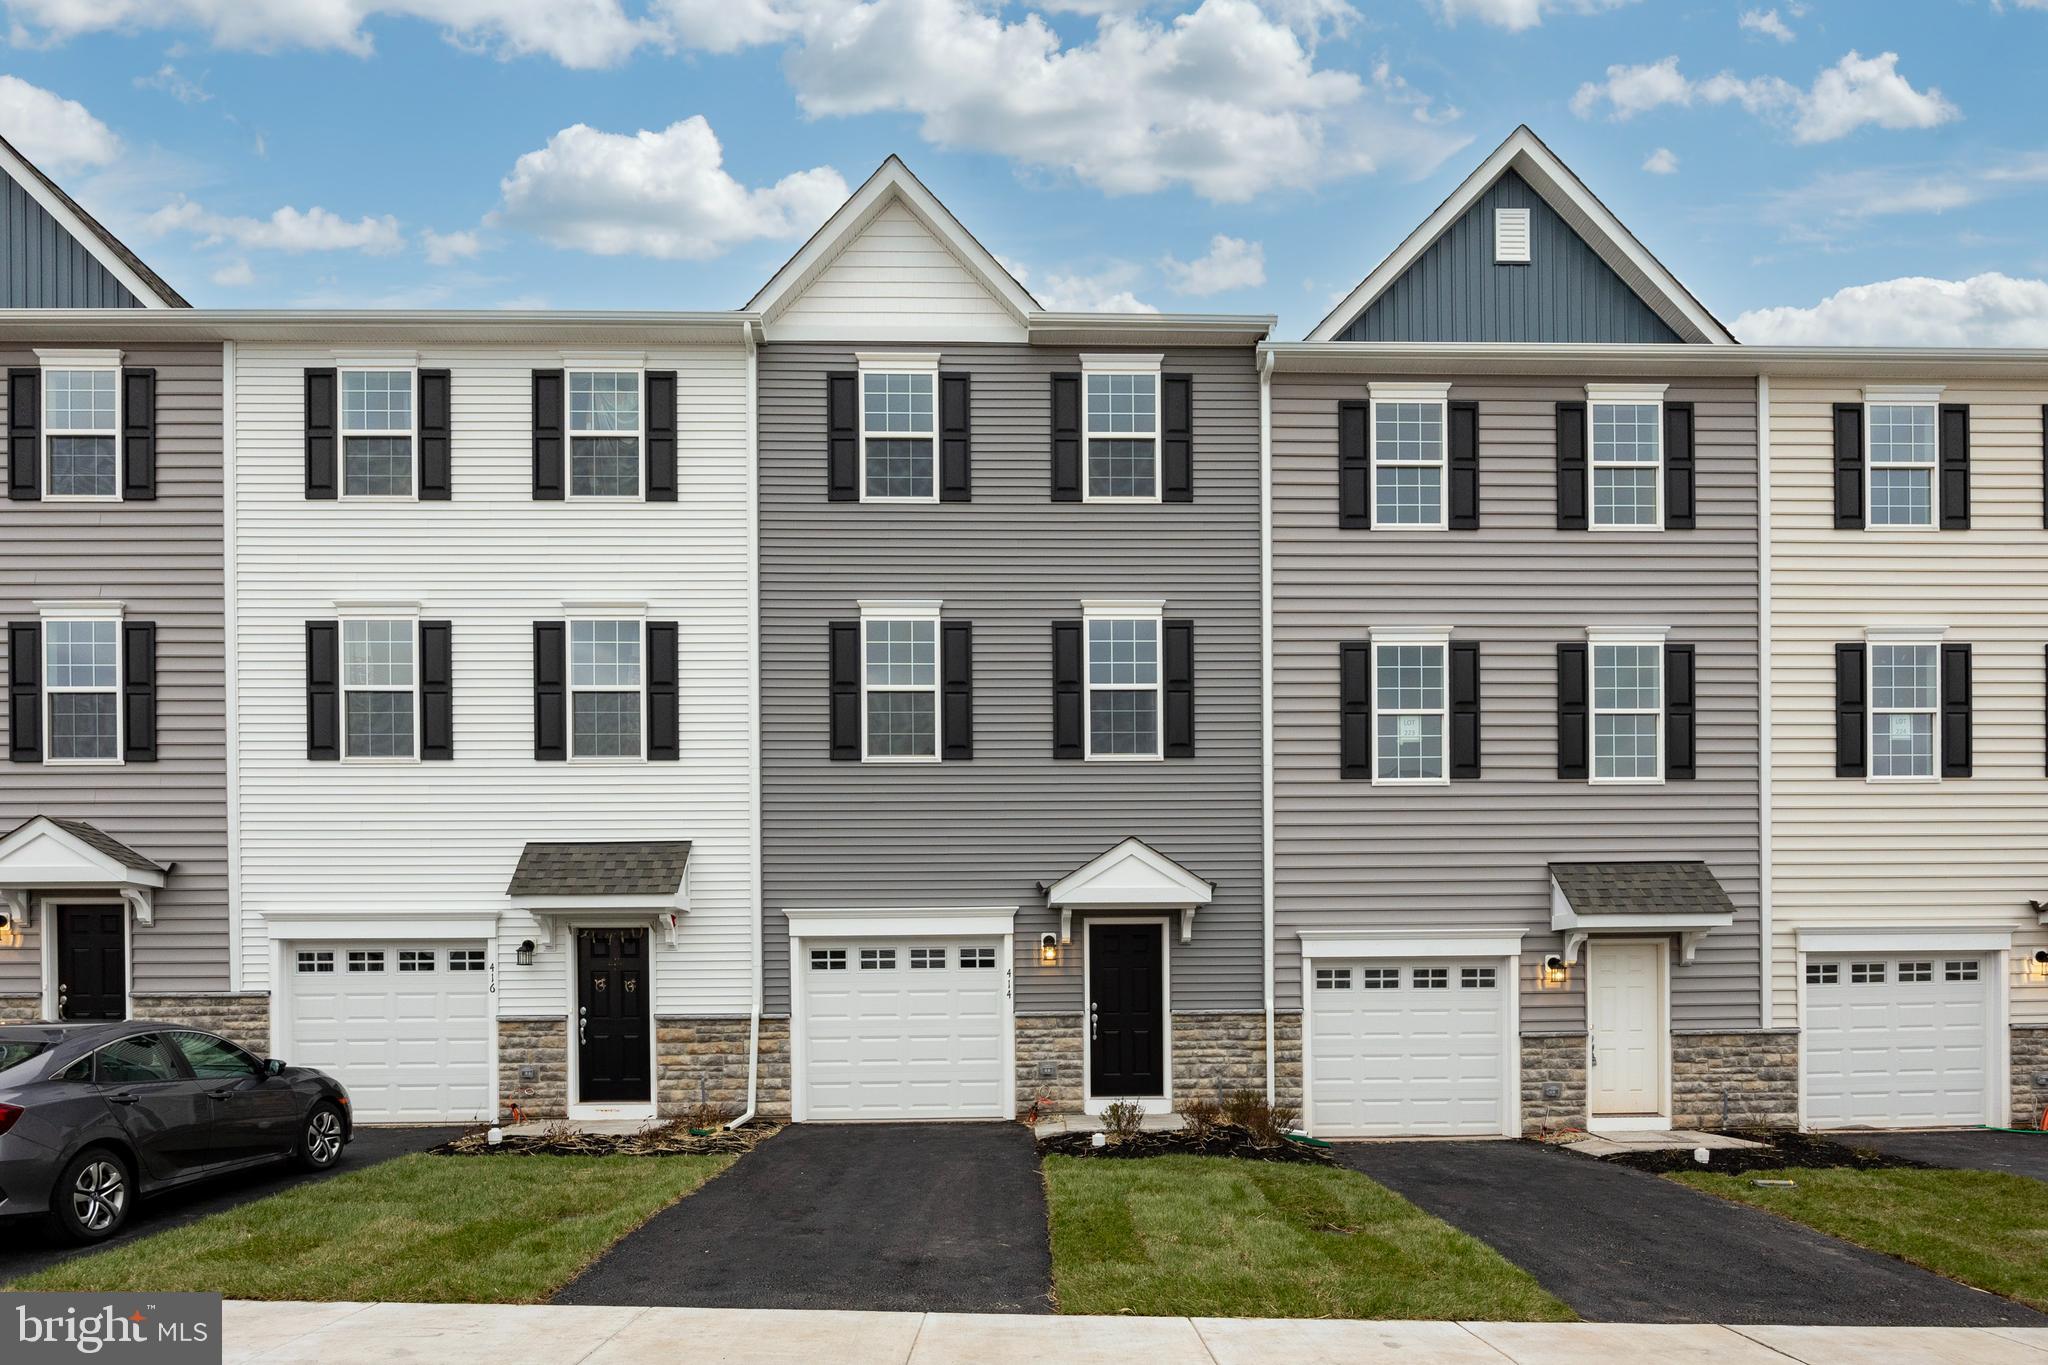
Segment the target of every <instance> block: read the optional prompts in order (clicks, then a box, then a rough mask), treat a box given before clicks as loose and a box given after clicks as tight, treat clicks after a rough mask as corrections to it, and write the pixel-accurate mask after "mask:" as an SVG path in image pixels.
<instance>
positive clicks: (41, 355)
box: [36, 348, 124, 761]
mask: <svg viewBox="0 0 2048 1365" xmlns="http://www.w3.org/2000/svg"><path fill="white" fill-rule="evenodd" d="M36 359H37V361H38V362H39V363H40V365H41V371H40V374H39V375H38V379H37V383H36V402H37V404H38V405H39V406H40V407H41V409H42V410H41V411H40V412H38V413H37V414H36V424H37V425H38V426H39V427H40V428H41V429H42V430H41V435H40V436H39V437H38V438H37V442H36V444H37V446H38V449H37V451H36V455H37V458H38V460H40V462H41V465H42V468H41V470H40V475H41V478H42V500H43V501H44V502H119V501H121V418H122V416H123V413H122V400H123V398H124V395H123V394H122V392H121V389H122V387H123V386H122V383H121V361H122V354H121V352H119V351H54V350H43V349H40V348H38V349H37V351H36ZM51 370H105V371H107V372H109V373H111V374H112V375H113V376H114V425H113V428H112V429H111V430H107V431H102V430H100V429H99V428H97V427H53V426H51V425H50V380H49V374H50V371H51ZM53 436H110V437H112V438H113V441H114V491H113V492H111V493H56V492H52V491H51V490H52V488H53V487H54V486H55V485H53V484H52V483H51V481H50V438H51V437H53ZM96 761H104V760H96Z"/></svg>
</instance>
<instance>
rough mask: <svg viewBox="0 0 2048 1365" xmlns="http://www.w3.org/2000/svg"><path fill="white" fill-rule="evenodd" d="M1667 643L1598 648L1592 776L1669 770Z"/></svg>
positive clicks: (1648, 775) (1633, 777)
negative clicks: (1666, 758)
mask: <svg viewBox="0 0 2048 1365" xmlns="http://www.w3.org/2000/svg"><path fill="white" fill-rule="evenodd" d="M1663 712H1664V647H1663V646H1662V645H1651V644H1644V645H1595V646H1594V647H1593V776H1594V777H1595V778H1596V779H1607V780H1611V781H1638V782H1640V781H1645V780H1648V781H1655V780H1656V779H1658V778H1661V777H1662V776H1663V775H1664V767H1663V753H1662V744H1661V742H1660V741H1661V736H1662V734H1663V729H1664V715H1663Z"/></svg>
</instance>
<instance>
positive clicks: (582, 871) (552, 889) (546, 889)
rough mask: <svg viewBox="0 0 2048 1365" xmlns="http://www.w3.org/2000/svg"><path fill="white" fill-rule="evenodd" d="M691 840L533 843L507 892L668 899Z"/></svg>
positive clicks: (680, 875) (677, 883)
mask: <svg viewBox="0 0 2048 1365" xmlns="http://www.w3.org/2000/svg"><path fill="white" fill-rule="evenodd" d="M689 861H690V841H689V840H687V839H653V840H645V841H641V842H635V843H617V842H592V843H529V844H528V845H527V846H526V847H525V849H524V850H523V851H521V853H520V855H519V866H518V868H517V869H516V870H515V871H514V872H513V873H512V884H511V885H510V886H508V887H506V888H505V894H506V895H508V896H651V897H659V898H661V899H663V900H666V899H668V898H670V897H673V896H674V895H675V894H676V892H677V890H678V889H680V888H681V886H682V884H683V870H684V868H686V867H687V866H688V865H689Z"/></svg>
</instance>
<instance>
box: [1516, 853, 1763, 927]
mask: <svg viewBox="0 0 2048 1365" xmlns="http://www.w3.org/2000/svg"><path fill="white" fill-rule="evenodd" d="M1550 875H1551V876H1552V877H1554V878H1556V879H1557V885H1558V887H1559V889H1560V890H1562V891H1563V892H1564V896H1565V899H1566V900H1568V901H1570V902H1571V903H1572V912H1573V913H1574V914H1578V915H1643V914H1695V915H1732V914H1734V913H1735V903H1734V902H1733V901H1731V900H1729V899H1728V893H1727V892H1726V891H1724V890H1722V889H1721V883H1720V882H1718V881H1716V880H1715V879H1714V874H1713V873H1712V872H1711V871H1709V870H1708V869H1707V865H1706V864H1705V863H1552V864H1551V865H1550Z"/></svg>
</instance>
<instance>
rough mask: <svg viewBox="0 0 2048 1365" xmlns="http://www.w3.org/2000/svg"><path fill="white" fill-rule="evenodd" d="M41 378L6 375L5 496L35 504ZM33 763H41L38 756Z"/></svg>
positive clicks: (39, 482)
mask: <svg viewBox="0 0 2048 1365" xmlns="http://www.w3.org/2000/svg"><path fill="white" fill-rule="evenodd" d="M42 443H43V375H42V371H40V370H9V371H8V372H7V496H8V497H9V498H10V499H11V500H13V501H15V502H35V501H37V500H39V499H40V498H41V497H42V496H43V452H42V449H41V447H42ZM34 761H36V762H41V757H40V755H39V756H38V757H37V759H36V760H34Z"/></svg>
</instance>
